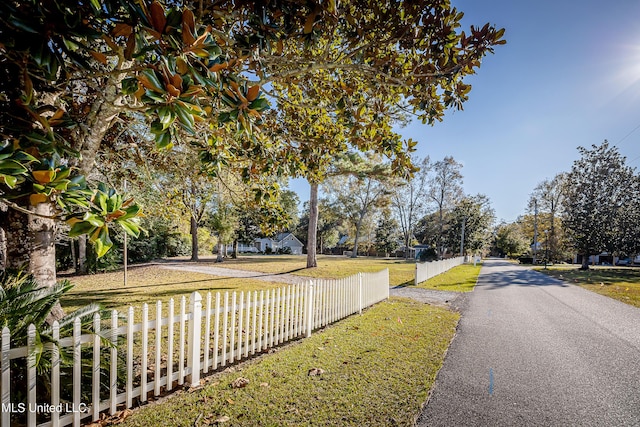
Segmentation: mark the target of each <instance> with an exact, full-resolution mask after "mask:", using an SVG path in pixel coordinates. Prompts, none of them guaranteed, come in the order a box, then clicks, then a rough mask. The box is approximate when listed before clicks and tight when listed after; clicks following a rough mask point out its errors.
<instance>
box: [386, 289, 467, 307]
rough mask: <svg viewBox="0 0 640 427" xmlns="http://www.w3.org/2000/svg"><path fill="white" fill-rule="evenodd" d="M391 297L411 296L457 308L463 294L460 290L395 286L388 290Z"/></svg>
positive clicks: (417, 299) (462, 298)
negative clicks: (448, 290) (449, 290)
mask: <svg viewBox="0 0 640 427" xmlns="http://www.w3.org/2000/svg"><path fill="white" fill-rule="evenodd" d="M389 295H390V296H392V297H404V298H411V299H414V300H416V301H420V302H424V303H426V304H431V305H437V306H441V307H445V306H451V307H453V308H454V309H456V308H458V307H459V306H460V304H461V303H462V302H463V300H464V297H465V294H464V293H462V292H447V291H437V290H434V289H423V288H414V287H407V286H404V287H401V286H397V287H395V288H391V289H390V290H389Z"/></svg>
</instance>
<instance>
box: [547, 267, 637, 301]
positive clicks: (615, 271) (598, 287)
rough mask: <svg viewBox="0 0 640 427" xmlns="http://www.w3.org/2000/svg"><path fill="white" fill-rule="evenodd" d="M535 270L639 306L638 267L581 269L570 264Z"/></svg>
mask: <svg viewBox="0 0 640 427" xmlns="http://www.w3.org/2000/svg"><path fill="white" fill-rule="evenodd" d="M536 270H537V271H540V272H541V273H545V274H548V275H549V276H553V277H555V278H557V279H560V280H564V281H565V282H568V283H573V284H575V285H579V286H581V287H583V288H585V289H588V290H590V291H592V292H596V293H599V294H601V295H605V296H608V297H610V298H614V299H617V300H619V301H622V302H624V303H627V304H630V305H633V306H636V307H640V269H638V268H629V267H627V268H615V267H591V268H590V269H589V270H586V271H583V270H579V269H578V268H577V267H576V266H575V265H571V266H554V267H549V268H548V269H547V270H544V269H540V268H539V269H536Z"/></svg>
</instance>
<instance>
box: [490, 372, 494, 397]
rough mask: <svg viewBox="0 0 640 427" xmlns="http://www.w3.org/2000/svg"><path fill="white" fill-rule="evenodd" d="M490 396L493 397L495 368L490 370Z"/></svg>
mask: <svg viewBox="0 0 640 427" xmlns="http://www.w3.org/2000/svg"><path fill="white" fill-rule="evenodd" d="M489 396H493V368H489Z"/></svg>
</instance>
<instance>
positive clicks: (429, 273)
mask: <svg viewBox="0 0 640 427" xmlns="http://www.w3.org/2000/svg"><path fill="white" fill-rule="evenodd" d="M461 264H464V257H457V258H449V259H443V260H440V261H431V262H418V263H416V274H415V279H414V280H415V285H418V284H420V283H422V282H424V281H425V280H429V279H431V278H432V277H435V276H437V275H438V274H441V273H444V272H445V271H447V270H451V269H452V268H453V267H456V266H458V265H461Z"/></svg>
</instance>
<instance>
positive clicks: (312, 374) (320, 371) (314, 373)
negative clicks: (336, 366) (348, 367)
mask: <svg viewBox="0 0 640 427" xmlns="http://www.w3.org/2000/svg"><path fill="white" fill-rule="evenodd" d="M322 374H324V369H321V368H311V369H309V372H307V376H310V377H317V376H319V375H322Z"/></svg>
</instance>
